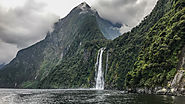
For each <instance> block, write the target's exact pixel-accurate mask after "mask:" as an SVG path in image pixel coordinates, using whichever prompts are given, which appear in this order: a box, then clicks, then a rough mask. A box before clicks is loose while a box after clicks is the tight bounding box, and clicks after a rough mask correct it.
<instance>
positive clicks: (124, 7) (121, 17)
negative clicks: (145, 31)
mask: <svg viewBox="0 0 185 104" xmlns="http://www.w3.org/2000/svg"><path fill="white" fill-rule="evenodd" d="M156 2H157V0H97V1H96V2H95V3H94V5H93V7H94V8H96V9H97V11H98V12H99V14H100V15H101V16H102V17H103V18H105V19H108V20H110V21H112V22H113V23H122V24H126V25H129V26H130V27H134V26H136V25H138V23H139V22H140V21H141V20H142V19H143V18H144V17H145V16H146V15H148V14H149V13H150V12H151V10H152V9H153V7H154V6H155V4H156Z"/></svg>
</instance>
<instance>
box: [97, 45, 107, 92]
mask: <svg viewBox="0 0 185 104" xmlns="http://www.w3.org/2000/svg"><path fill="white" fill-rule="evenodd" d="M104 50H105V48H101V49H100V50H99V51H98V55H97V61H96V66H95V67H96V68H95V71H96V75H95V80H96V89H98V90H104V83H105V82H104V73H103V68H102V56H103V51H104Z"/></svg>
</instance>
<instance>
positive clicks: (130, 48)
mask: <svg viewBox="0 0 185 104" xmlns="http://www.w3.org/2000/svg"><path fill="white" fill-rule="evenodd" d="M180 1H181V2H182V3H180V4H179V5H181V8H183V7H184V4H183V0H180ZM176 2H177V0H176V1H174V0H159V1H158V2H157V4H156V6H155V8H154V9H153V11H152V12H151V13H150V15H148V16H147V17H145V18H144V20H143V21H142V22H141V23H140V24H139V25H138V26H136V27H135V28H133V29H132V30H131V32H128V33H126V34H123V35H122V36H120V37H118V38H116V39H115V40H113V42H111V43H110V44H108V46H107V47H108V49H109V51H108V52H109V64H108V66H109V68H108V70H109V71H108V73H107V76H106V85H107V86H106V87H107V88H110V89H123V88H124V87H125V85H126V86H130V85H129V84H128V83H130V81H132V80H133V81H136V80H137V78H136V77H134V76H133V77H132V78H128V75H127V73H128V72H129V71H131V70H135V68H136V67H137V65H135V63H136V61H137V59H138V56H139V55H140V54H141V53H140V52H141V50H142V47H144V46H145V45H146V44H145V40H146V39H147V37H148V32H153V31H152V30H151V29H152V28H153V26H155V25H156V24H157V23H159V21H160V19H161V18H162V17H163V16H165V15H167V13H168V12H169V11H171V10H173V9H174V8H177V7H178V6H175V4H176ZM178 2H179V1H178ZM177 12H178V11H175V13H177ZM170 17H172V16H170ZM155 31H160V30H155ZM179 31H181V30H179ZM151 37H153V36H151ZM151 42H152V41H151ZM145 53H147V52H145ZM126 75H127V79H126ZM133 75H135V74H134V73H133ZM141 77H142V76H141ZM130 79H131V80H130ZM127 82H128V83H127ZM125 83H126V84H125ZM132 85H134V84H132ZM131 87H134V86H131Z"/></svg>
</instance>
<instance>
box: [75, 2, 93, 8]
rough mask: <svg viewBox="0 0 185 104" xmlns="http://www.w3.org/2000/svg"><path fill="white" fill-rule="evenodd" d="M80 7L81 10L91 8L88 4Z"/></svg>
mask: <svg viewBox="0 0 185 104" xmlns="http://www.w3.org/2000/svg"><path fill="white" fill-rule="evenodd" d="M78 7H79V8H81V9H86V8H91V7H90V6H89V5H88V4H87V3H86V2H83V3H81V4H80V5H78Z"/></svg>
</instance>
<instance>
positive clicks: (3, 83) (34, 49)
mask: <svg viewBox="0 0 185 104" xmlns="http://www.w3.org/2000/svg"><path fill="white" fill-rule="evenodd" d="M100 24H101V25H100ZM104 26H106V27H104ZM99 27H101V28H99ZM109 27H112V28H118V27H119V26H117V25H116V26H115V25H113V24H112V23H111V22H109V21H107V20H104V19H102V18H101V17H100V16H99V15H98V13H97V11H95V10H94V9H92V8H91V7H90V6H89V5H88V4H86V3H85V2H84V3H82V4H80V5H78V6H77V7H75V8H74V9H73V10H72V11H71V12H70V13H69V14H68V15H67V16H66V17H65V18H62V19H59V21H58V22H56V23H55V24H54V30H53V32H51V33H50V32H48V33H47V36H46V38H45V39H44V40H42V41H40V42H38V43H36V44H34V45H32V46H30V47H28V48H26V49H23V50H20V51H19V52H18V53H17V55H16V58H14V59H13V60H12V61H11V62H10V63H9V64H8V65H6V66H5V67H4V68H3V70H2V71H0V87H19V88H22V87H30V86H32V88H33V87H36V85H37V84H38V82H40V80H43V79H44V78H45V77H46V76H48V74H49V73H50V72H51V71H53V70H52V69H54V68H55V67H56V66H57V65H58V64H60V63H61V62H62V63H67V64H68V63H71V64H72V65H73V64H74V63H76V62H78V60H80V59H78V58H82V59H84V60H82V59H81V60H80V61H85V60H86V61H88V59H89V57H93V56H94V55H92V52H96V49H95V48H94V49H92V48H91V50H90V47H96V48H97V49H98V48H99V44H100V43H102V44H104V43H105V41H107V40H106V38H105V37H107V39H110V38H111V39H112V38H114V37H117V36H118V30H115V32H114V30H112V29H110V30H109ZM101 29H103V31H112V33H117V34H116V35H115V36H113V34H112V33H111V34H109V33H105V32H102V31H101ZM102 33H104V34H102ZM99 40H101V41H99ZM93 45H96V46H93ZM76 55H77V56H78V58H77V56H76ZM91 55H92V56H91ZM74 59H76V60H74ZM92 59H93V58H92ZM67 60H68V61H67ZM73 61H74V63H72V62H73ZM91 64H92V63H91ZM73 67H75V66H73ZM84 80H85V79H84Z"/></svg>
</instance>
